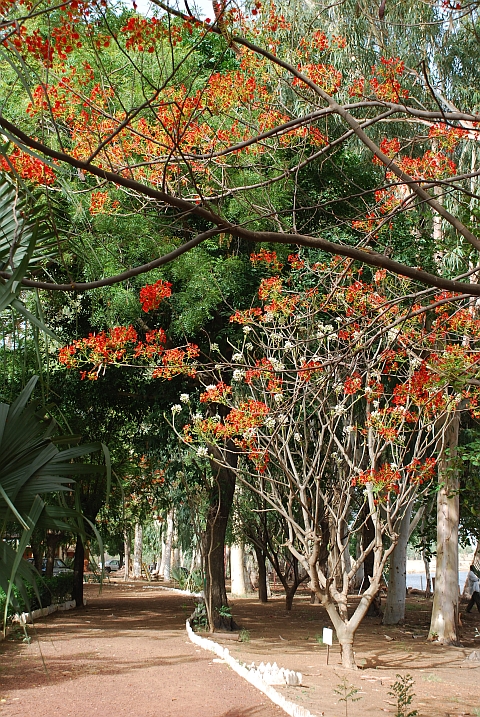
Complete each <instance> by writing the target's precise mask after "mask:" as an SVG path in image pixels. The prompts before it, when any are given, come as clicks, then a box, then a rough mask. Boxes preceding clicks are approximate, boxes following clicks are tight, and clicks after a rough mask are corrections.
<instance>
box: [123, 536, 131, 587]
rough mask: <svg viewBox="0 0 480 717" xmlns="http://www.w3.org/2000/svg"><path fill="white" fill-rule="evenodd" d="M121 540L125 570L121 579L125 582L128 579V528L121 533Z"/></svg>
mask: <svg viewBox="0 0 480 717" xmlns="http://www.w3.org/2000/svg"><path fill="white" fill-rule="evenodd" d="M123 541H124V542H123V544H124V553H125V572H124V574H123V579H124V581H125V582H126V581H127V580H129V579H130V534H129V532H128V530H125V531H124V533H123Z"/></svg>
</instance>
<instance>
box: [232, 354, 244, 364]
mask: <svg viewBox="0 0 480 717" xmlns="http://www.w3.org/2000/svg"><path fill="white" fill-rule="evenodd" d="M232 361H236V362H238V361H243V354H242V353H240V352H239V353H236V354H233V356H232Z"/></svg>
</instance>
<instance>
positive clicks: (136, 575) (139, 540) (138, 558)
mask: <svg viewBox="0 0 480 717" xmlns="http://www.w3.org/2000/svg"><path fill="white" fill-rule="evenodd" d="M142 552H143V528H142V525H141V523H135V541H134V543H133V579H134V580H140V579H141V577H142Z"/></svg>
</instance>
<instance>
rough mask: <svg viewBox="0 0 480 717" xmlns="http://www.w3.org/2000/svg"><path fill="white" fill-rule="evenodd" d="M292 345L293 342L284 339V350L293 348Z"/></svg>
mask: <svg viewBox="0 0 480 717" xmlns="http://www.w3.org/2000/svg"><path fill="white" fill-rule="evenodd" d="M293 347H294V344H293V343H292V342H291V341H285V346H284V348H285V350H286V351H290V349H293Z"/></svg>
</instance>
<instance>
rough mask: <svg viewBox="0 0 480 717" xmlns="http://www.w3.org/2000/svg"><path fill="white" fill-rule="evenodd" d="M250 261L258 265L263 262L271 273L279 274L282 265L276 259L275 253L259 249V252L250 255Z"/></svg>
mask: <svg viewBox="0 0 480 717" xmlns="http://www.w3.org/2000/svg"><path fill="white" fill-rule="evenodd" d="M250 261H251V262H252V264H259V263H260V262H263V263H265V264H267V265H270V266H271V267H272V271H274V272H276V273H278V274H279V273H280V272H281V271H282V268H283V264H282V263H281V262H280V261H279V260H278V258H277V252H276V251H267V250H266V249H260V251H259V252H257V253H255V252H253V253H252V254H250Z"/></svg>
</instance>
